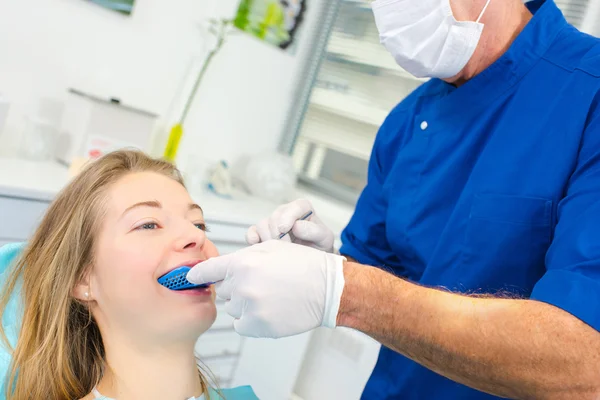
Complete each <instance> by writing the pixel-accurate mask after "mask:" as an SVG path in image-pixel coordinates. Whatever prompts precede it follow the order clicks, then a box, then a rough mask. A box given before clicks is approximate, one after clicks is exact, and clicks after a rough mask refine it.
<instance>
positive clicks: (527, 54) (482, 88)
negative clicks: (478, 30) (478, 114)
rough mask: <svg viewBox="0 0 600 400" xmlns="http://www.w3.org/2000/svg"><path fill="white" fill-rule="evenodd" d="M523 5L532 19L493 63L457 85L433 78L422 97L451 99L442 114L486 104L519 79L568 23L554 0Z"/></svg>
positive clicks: (443, 105)
mask: <svg viewBox="0 0 600 400" xmlns="http://www.w3.org/2000/svg"><path fill="white" fill-rule="evenodd" d="M526 6H527V8H528V9H529V10H530V11H531V12H532V13H533V18H532V19H531V20H530V21H529V23H528V24H527V26H525V28H524V29H523V31H522V32H521V33H520V34H519V35H518V36H517V38H516V39H515V40H514V42H513V43H512V44H511V46H510V47H509V49H508V50H507V51H506V52H505V53H504V54H503V55H502V56H501V57H500V58H499V59H498V60H496V62H494V63H493V64H492V65H490V66H489V67H488V68H487V69H485V70H484V71H482V72H481V73H480V74H478V75H477V76H475V77H473V78H472V79H471V80H469V81H468V82H466V83H465V84H464V85H462V86H460V87H458V88H456V87H454V86H453V85H450V84H448V83H446V82H444V81H442V80H439V79H432V80H431V81H430V83H428V84H427V85H428V87H427V88H424V89H425V90H424V91H423V92H422V94H421V96H422V97H427V96H440V97H442V98H443V99H444V98H447V99H448V100H450V98H451V101H448V102H447V104H439V106H440V107H441V108H442V109H443V112H444V114H445V113H446V112H452V113H456V112H457V111H460V109H464V108H465V104H473V105H485V104H488V102H489V101H492V100H493V99H494V98H496V97H497V96H499V95H500V94H502V93H504V92H505V91H506V90H508V89H509V88H510V87H511V86H513V85H514V84H515V83H517V82H518V81H519V80H521V78H522V77H523V76H525V75H526V74H527V73H528V72H529V71H530V70H531V69H532V68H533V67H534V65H535V64H536V63H537V62H538V61H539V60H540V58H541V57H542V56H543V55H544V54H545V53H546V52H547V51H548V48H549V47H550V46H551V45H552V43H553V42H554V40H555V39H556V37H557V35H558V34H559V32H560V31H561V30H562V29H563V28H565V27H566V26H568V23H567V21H566V20H565V18H564V16H563V14H562V12H561V11H560V9H559V8H558V7H557V6H556V4H555V3H554V1H553V0H534V1H530V2H528V3H527V4H526ZM449 94H451V96H448V95H449ZM443 99H440V100H442V101H441V103H445V102H444V101H443ZM439 111H442V110H439Z"/></svg>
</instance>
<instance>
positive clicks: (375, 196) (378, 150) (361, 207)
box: [340, 110, 406, 268]
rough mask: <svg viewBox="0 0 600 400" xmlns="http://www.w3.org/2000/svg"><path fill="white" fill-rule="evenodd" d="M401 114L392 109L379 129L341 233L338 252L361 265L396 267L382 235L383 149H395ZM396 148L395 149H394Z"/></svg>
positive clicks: (402, 123) (385, 161)
mask: <svg viewBox="0 0 600 400" xmlns="http://www.w3.org/2000/svg"><path fill="white" fill-rule="evenodd" d="M403 115H404V113H401V112H397V110H394V111H392V113H390V115H389V116H388V117H387V118H386V120H385V122H384V123H383V125H382V126H381V128H380V129H379V132H378V133H377V137H376V139H375V144H374V145H373V150H372V152H371V158H370V160H369V170H368V175H367V185H366V187H365V188H364V189H363V191H362V193H361V195H360V197H359V199H358V202H357V204H356V208H355V210H354V214H353V215H352V218H351V219H350V222H349V223H348V225H347V226H346V228H345V229H344V231H343V232H342V237H341V239H342V247H341V249H340V253H341V254H343V255H346V256H350V257H352V258H354V259H355V260H357V261H358V262H360V263H362V264H369V265H373V266H378V267H386V266H389V267H392V268H398V267H400V260H399V258H398V256H397V255H396V254H395V253H394V251H393V250H392V249H391V248H390V245H389V243H388V240H387V237H386V233H385V232H386V214H387V202H388V199H387V198H386V196H385V193H384V190H383V186H384V184H385V180H386V177H387V174H388V170H389V166H388V164H389V162H388V158H389V157H390V155H389V154H386V149H389V148H390V147H392V146H393V147H392V148H395V149H398V147H397V146H398V143H397V142H398V141H399V135H402V131H403V130H404V128H403V127H404V126H405V119H406V118H405V117H403ZM396 151H397V150H396Z"/></svg>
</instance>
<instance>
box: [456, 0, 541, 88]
mask: <svg viewBox="0 0 600 400" xmlns="http://www.w3.org/2000/svg"><path fill="white" fill-rule="evenodd" d="M450 3H451V5H452V11H453V13H454V15H455V17H456V19H457V20H459V21H475V20H476V19H477V17H478V16H479V14H480V13H481V10H482V9H483V7H484V6H485V3H486V0H466V1H465V0H451V1H450ZM532 17H533V15H532V14H531V12H530V11H529V10H528V9H527V7H526V6H525V5H524V4H523V2H522V0H491V1H490V4H489V5H488V7H487V9H486V11H485V13H484V15H483V17H482V19H481V21H480V22H482V23H483V24H484V26H485V28H484V29H483V33H482V34H481V39H480V41H479V44H478V46H477V48H476V49H475V53H473V57H471V60H470V61H469V62H468V63H467V65H466V66H465V68H463V70H462V71H461V72H460V73H459V74H458V75H457V76H455V77H452V78H449V79H444V80H445V81H446V82H448V83H452V84H453V85H455V86H460V85H462V84H464V83H465V82H467V81H468V80H469V79H472V78H473V77H475V76H476V75H478V74H479V73H481V72H482V71H484V70H485V69H486V68H488V67H489V66H490V65H492V64H493V63H494V62H496V61H497V60H498V59H499V58H500V57H502V55H503V54H504V53H506V51H507V50H508V48H509V47H510V46H511V45H512V43H513V42H514V41H515V39H516V38H517V36H519V34H520V33H521V32H522V31H523V29H524V28H525V26H526V25H527V23H529V21H530V20H531V18H532Z"/></svg>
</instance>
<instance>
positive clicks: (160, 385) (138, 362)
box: [97, 332, 202, 400]
mask: <svg viewBox="0 0 600 400" xmlns="http://www.w3.org/2000/svg"><path fill="white" fill-rule="evenodd" d="M130 336H131V335H130V334H123V333H116V332H110V333H108V332H103V342H104V347H105V352H106V361H107V362H106V370H105V373H104V376H103V377H102V380H101V381H100V383H99V384H98V386H97V389H98V391H99V392H100V393H101V394H102V395H104V396H107V397H110V398H112V399H115V400H138V399H145V400H182V399H188V398H190V397H198V396H200V395H202V385H201V381H200V378H199V375H198V369H197V366H196V359H195V357H194V341H189V342H186V343H181V342H179V343H176V344H173V343H159V342H158V341H157V342H156V343H149V342H146V343H142V342H141V341H140V340H137V339H135V338H132V337H130Z"/></svg>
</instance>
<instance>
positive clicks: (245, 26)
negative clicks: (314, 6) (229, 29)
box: [233, 0, 306, 49]
mask: <svg viewBox="0 0 600 400" xmlns="http://www.w3.org/2000/svg"><path fill="white" fill-rule="evenodd" d="M305 7H306V6H305V0H242V1H241V2H240V5H239V7H238V10H237V13H236V16H235V18H234V19H233V25H234V26H235V27H236V28H238V29H240V30H242V31H244V32H247V33H249V34H251V35H253V36H255V37H256V38H258V39H260V40H262V41H265V42H267V43H270V44H272V45H274V46H277V47H279V48H282V49H285V48H287V47H288V46H289V45H290V44H291V43H292V41H293V39H294V34H295V32H296V30H297V28H298V26H299V24H300V22H301V21H302V16H303V14H304V10H305Z"/></svg>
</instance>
